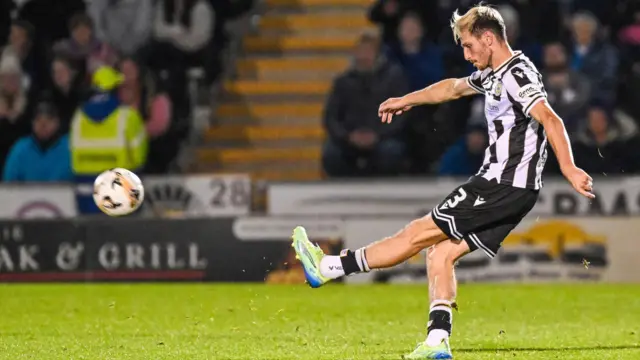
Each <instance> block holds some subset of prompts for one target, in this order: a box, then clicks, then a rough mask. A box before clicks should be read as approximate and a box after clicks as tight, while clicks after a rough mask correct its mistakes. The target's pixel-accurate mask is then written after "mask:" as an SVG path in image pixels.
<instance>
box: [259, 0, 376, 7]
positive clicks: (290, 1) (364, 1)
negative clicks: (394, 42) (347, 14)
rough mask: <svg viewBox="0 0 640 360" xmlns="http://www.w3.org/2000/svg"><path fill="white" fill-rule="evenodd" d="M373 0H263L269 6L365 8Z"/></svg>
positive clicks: (371, 3) (373, 0)
mask: <svg viewBox="0 0 640 360" xmlns="http://www.w3.org/2000/svg"><path fill="white" fill-rule="evenodd" d="M374 2H375V0H265V3H266V6H267V7H269V8H286V7H293V8H307V7H330V8H335V7H341V8H343V7H362V8H367V7H369V6H371V5H373V3H374Z"/></svg>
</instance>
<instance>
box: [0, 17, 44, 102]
mask: <svg viewBox="0 0 640 360" xmlns="http://www.w3.org/2000/svg"><path fill="white" fill-rule="evenodd" d="M33 34H34V29H33V26H31V24H29V23H28V22H26V21H14V22H13V23H12V24H11V32H10V34H9V44H8V45H7V46H6V47H5V48H4V49H3V50H2V56H3V57H4V56H16V57H17V58H18V59H19V61H20V67H21V68H22V73H23V82H24V86H25V87H26V88H27V89H30V88H37V87H38V86H39V85H40V84H39V83H38V81H39V80H40V74H41V71H40V70H41V65H40V64H39V63H38V61H37V60H36V56H35V54H34V52H33Z"/></svg>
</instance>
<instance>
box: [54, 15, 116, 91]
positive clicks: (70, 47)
mask: <svg viewBox="0 0 640 360" xmlns="http://www.w3.org/2000/svg"><path fill="white" fill-rule="evenodd" d="M69 30H70V31H71V37H70V38H69V39H66V40H62V41H60V42H58V43H57V44H55V45H54V47H53V51H54V54H55V55H57V56H63V57H66V58H68V59H70V60H71V61H73V62H74V64H75V66H77V68H78V69H80V71H81V73H82V74H83V77H86V78H87V79H90V78H91V75H92V74H93V72H94V71H95V70H96V69H97V68H98V67H100V66H103V65H108V66H113V65H115V63H116V61H117V56H116V53H115V52H114V50H113V49H112V48H111V47H110V46H109V45H108V44H106V43H103V42H102V41H100V40H98V39H97V38H96V36H95V33H94V31H93V20H91V18H90V17H89V16H88V15H86V14H77V15H75V16H73V17H72V18H71V20H70V21H69Z"/></svg>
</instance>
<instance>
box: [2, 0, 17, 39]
mask: <svg viewBox="0 0 640 360" xmlns="http://www.w3.org/2000/svg"><path fill="white" fill-rule="evenodd" d="M15 7H16V4H15V3H14V2H13V0H4V1H0V46H4V45H5V44H6V43H7V39H8V38H9V31H10V29H9V28H10V24H11V13H12V12H13V11H14V9H15Z"/></svg>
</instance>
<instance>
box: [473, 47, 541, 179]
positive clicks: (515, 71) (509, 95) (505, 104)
mask: <svg viewBox="0 0 640 360" xmlns="http://www.w3.org/2000/svg"><path fill="white" fill-rule="evenodd" d="M467 83H468V85H469V86H470V87H471V88H472V89H474V90H476V91H477V92H478V93H482V94H484V95H485V107H484V111H485V116H486V118H487V125H488V131H489V147H488V148H487V150H486V151H485V155H484V162H483V165H482V167H481V168H480V171H478V173H477V175H478V176H482V177H483V178H485V179H487V180H493V179H495V180H496V181H497V182H498V183H500V184H504V185H510V186H515V187H519V188H527V189H540V188H541V187H542V170H543V168H544V164H545V162H546V160H547V135H546V133H545V131H544V128H543V127H542V125H541V124H540V123H539V122H538V121H536V120H535V119H533V118H532V117H531V116H530V115H529V112H530V111H531V108H533V106H534V105H535V104H537V103H538V102H540V101H543V100H545V99H546V97H547V93H546V91H545V89H544V85H543V84H542V76H541V75H540V73H539V72H538V70H537V69H536V67H535V65H533V63H532V62H531V61H530V60H529V59H528V58H527V57H526V56H525V55H524V54H522V53H521V52H519V51H516V52H515V53H514V55H513V56H512V57H511V58H509V60H507V61H506V62H505V63H504V64H502V65H500V66H499V67H497V68H496V69H489V68H487V69H485V70H483V71H476V72H474V73H473V74H471V75H470V76H469V77H468V78H467Z"/></svg>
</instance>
